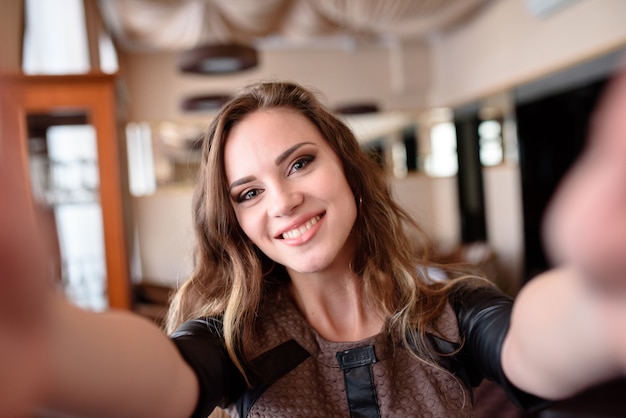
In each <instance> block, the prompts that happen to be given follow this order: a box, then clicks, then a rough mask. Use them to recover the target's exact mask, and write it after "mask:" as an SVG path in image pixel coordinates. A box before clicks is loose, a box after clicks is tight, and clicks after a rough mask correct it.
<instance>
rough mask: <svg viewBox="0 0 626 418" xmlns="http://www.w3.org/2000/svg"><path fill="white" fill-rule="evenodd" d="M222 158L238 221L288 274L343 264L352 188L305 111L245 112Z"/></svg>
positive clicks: (348, 253) (352, 214) (352, 212)
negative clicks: (303, 112)
mask: <svg viewBox="0 0 626 418" xmlns="http://www.w3.org/2000/svg"><path fill="white" fill-rule="evenodd" d="M224 165H225V174H226V179H227V182H228V185H229V193H230V197H231V201H232V204H233V208H234V210H235V214H236V216H237V220H238V222H239V224H240V226H241V228H242V230H243V231H244V233H245V234H246V235H247V236H248V237H249V238H250V240H251V241H252V242H253V243H254V244H255V245H256V246H257V247H259V249H260V250H261V251H263V252H264V253H265V254H266V255H267V256H268V257H269V258H271V259H272V260H274V261H275V262H277V263H279V264H282V265H284V266H285V267H286V268H287V270H288V271H289V273H290V275H292V277H293V274H294V273H296V272H297V273H315V272H325V271H329V270H331V269H344V268H348V266H349V263H350V261H351V260H352V256H353V251H354V245H353V242H352V240H351V239H350V232H351V230H352V226H353V225H354V221H355V219H356V204H355V200H354V195H353V193H352V191H351V189H350V186H349V185H348V182H347V181H346V178H345V175H344V172H343V167H342V164H341V161H340V160H339V158H338V157H337V155H336V154H335V153H334V152H333V150H332V149H331V148H330V146H329V145H328V143H327V142H326V140H325V139H324V138H323V137H322V135H321V134H320V132H319V130H318V129H317V128H316V127H315V125H313V124H312V123H311V122H310V121H309V120H308V119H307V118H305V117H304V116H302V115H301V114H300V113H298V112H296V111H294V110H291V109H286V108H278V109H269V110H260V111H256V112H254V113H251V114H249V115H248V116H246V117H245V118H244V119H243V120H242V121H240V122H238V123H237V124H236V125H235V126H234V127H233V128H232V129H231V131H230V133H229V135H228V138H227V140H226V144H225V146H224Z"/></svg>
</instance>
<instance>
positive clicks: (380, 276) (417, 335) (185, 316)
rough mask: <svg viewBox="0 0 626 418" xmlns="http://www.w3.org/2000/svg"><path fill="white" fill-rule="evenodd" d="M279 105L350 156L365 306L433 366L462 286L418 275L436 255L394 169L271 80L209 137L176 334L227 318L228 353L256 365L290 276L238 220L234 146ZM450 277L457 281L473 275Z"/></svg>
mask: <svg viewBox="0 0 626 418" xmlns="http://www.w3.org/2000/svg"><path fill="white" fill-rule="evenodd" d="M274 108H288V109H293V110H296V111H297V112H300V113H301V114H302V115H303V116H305V117H306V118H307V119H308V120H310V121H311V122H312V123H313V124H314V125H315V126H316V127H317V129H319V131H320V133H321V134H322V136H323V137H324V138H325V139H326V141H328V143H329V145H330V146H331V148H332V149H333V150H334V152H335V153H336V154H337V156H338V157H339V158H340V160H341V162H342V164H343V169H344V173H345V176H346V179H347V181H348V184H349V185H350V188H351V189H352V193H353V194H354V196H355V199H356V202H357V205H358V215H357V219H356V221H355V224H354V226H353V230H352V234H353V235H354V237H355V241H356V251H355V252H354V253H355V258H354V260H353V261H352V263H351V267H352V269H353V270H354V273H356V274H357V275H358V276H359V277H360V278H361V279H362V281H363V294H364V295H365V299H366V300H365V301H364V302H365V303H366V304H368V306H372V307H374V308H375V309H377V310H378V311H379V312H381V313H382V314H383V315H385V317H386V318H388V319H389V321H388V324H389V329H388V332H392V331H396V332H399V335H402V336H404V338H405V339H406V340H405V341H404V342H405V343H406V346H407V347H412V348H413V350H414V354H416V355H417V356H418V357H420V358H422V359H425V360H427V361H428V360H431V359H432V358H431V357H430V354H431V353H430V350H429V349H428V347H429V346H428V343H427V340H426V336H425V334H424V333H425V330H426V329H428V326H429V325H431V324H433V323H434V321H435V319H436V318H437V317H438V316H439V315H440V314H441V312H442V310H443V309H444V306H445V304H446V301H447V296H448V292H449V289H450V284H451V283H452V281H450V282H446V284H442V283H440V282H438V283H434V282H433V281H431V280H429V278H428V277H427V273H426V271H427V270H426V269H424V268H418V266H422V267H427V266H429V265H432V263H431V262H429V261H428V259H427V254H426V252H425V251H420V252H417V251H416V248H420V249H422V250H424V249H427V248H428V247H429V243H428V239H427V237H426V235H425V234H424V232H423V231H422V229H421V228H420V227H419V225H417V224H416V223H415V222H414V221H413V219H411V217H410V215H409V214H408V213H407V212H406V211H405V210H403V209H402V208H401V207H400V206H399V205H398V204H397V203H396V202H395V201H394V200H393V198H392V195H391V191H390V188H389V185H388V179H387V176H386V175H385V173H384V171H383V170H382V169H381V168H380V166H379V165H378V164H377V163H376V162H375V161H374V159H373V158H371V156H369V155H367V154H366V153H365V152H364V151H363V150H362V149H361V146H360V145H359V143H358V142H357V140H356V138H355V136H354V134H353V133H352V131H351V130H350V129H349V128H348V127H347V126H346V125H345V124H344V123H343V122H342V121H341V120H340V119H339V118H338V117H336V116H335V115H334V114H333V112H331V111H330V110H329V109H327V108H326V107H325V106H324V105H323V104H322V102H321V100H320V99H319V95H318V94H316V93H314V92H313V91H312V90H309V89H305V88H303V87H302V86H300V85H297V84H294V83H289V82H261V83H257V84H254V85H251V86H248V87H247V88H245V89H243V90H242V91H241V92H240V93H239V94H238V95H236V96H235V97H233V98H232V99H231V100H230V101H229V102H228V103H226V104H225V105H224V106H223V108H222V109H221V110H220V111H219V112H218V114H217V115H216V117H215V118H214V119H213V121H212V123H211V124H210V126H209V128H208V131H207V132H206V136H205V138H204V143H203V149H202V164H201V168H200V171H199V177H198V182H197V185H196V189H195V195H194V200H193V218H194V228H195V234H196V241H197V245H196V247H197V249H196V255H195V257H196V259H195V269H194V271H193V273H192V274H191V276H190V277H189V279H187V280H186V281H185V283H184V284H183V285H182V286H181V287H180V289H178V291H177V292H176V294H175V296H174V298H173V299H172V303H171V307H170V310H169V314H168V318H167V325H166V328H167V331H168V332H173V331H174V330H175V329H176V328H177V327H178V326H180V324H181V323H183V322H184V321H186V320H189V319H193V318H198V317H206V316H214V317H220V318H222V320H223V333H224V339H225V344H226V348H227V350H228V352H229V355H230V356H231V358H232V359H233V360H234V361H235V363H236V364H237V365H238V366H239V368H240V369H241V370H242V371H243V370H244V367H243V365H244V364H246V362H247V361H248V360H249V359H246V358H242V357H243V354H242V352H243V350H241V347H243V346H244V345H245V344H249V343H250V342H251V339H252V338H253V330H254V326H255V314H256V313H257V312H258V310H259V307H260V306H261V304H263V301H264V295H265V294H266V293H267V292H266V290H267V288H268V286H270V281H271V282H276V281H277V280H280V279H288V278H286V277H285V270H284V268H283V267H282V266H275V265H274V262H273V261H272V260H270V259H269V258H268V257H267V256H265V255H264V254H263V253H261V252H260V251H259V250H258V248H256V247H255V246H254V245H253V244H252V242H251V241H250V240H249V239H248V237H247V236H246V235H245V234H244V232H243V231H242V229H241V228H240V226H239V224H238V223H237V219H236V217H235V212H234V209H233V207H232V204H231V200H230V197H229V194H228V187H227V181H226V176H225V170H224V144H225V142H226V140H227V138H228V135H229V132H230V130H231V129H232V128H233V126H235V125H236V124H237V123H239V122H240V121H242V120H243V119H244V118H245V117H246V116H247V115H249V114H251V113H253V112H255V111H258V110H261V109H274ZM410 230H412V232H410ZM409 237H410V238H409ZM416 237H418V239H417V240H418V241H419V242H418V243H416ZM446 270H447V271H448V274H449V275H450V276H451V277H459V276H461V275H463V274H464V273H465V271H455V270H453V269H451V268H446ZM268 272H269V273H268ZM281 275H282V276H283V277H277V276H281ZM409 341H410V344H409Z"/></svg>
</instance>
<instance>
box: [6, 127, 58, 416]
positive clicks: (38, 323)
mask: <svg viewBox="0 0 626 418" xmlns="http://www.w3.org/2000/svg"><path fill="white" fill-rule="evenodd" d="M14 146H15V144H14V143H12V142H11V141H9V140H8V139H7V138H1V139H0V195H1V196H2V203H1V204H0V393H1V394H2V395H1V396H0V416H1V417H17V416H23V415H24V414H26V412H27V411H28V409H29V408H30V406H31V404H33V403H34V402H35V401H36V400H37V399H38V398H39V397H40V396H41V395H42V394H43V391H44V389H45V384H46V378H45V376H46V367H47V363H48V362H47V360H46V356H47V355H48V349H47V343H48V338H47V336H46V331H47V326H46V322H45V319H46V317H47V315H46V304H47V299H48V298H47V296H48V291H49V290H50V289H49V286H50V284H49V282H48V273H47V271H48V266H49V263H48V254H47V252H46V250H45V248H44V245H43V244H42V242H43V241H44V240H43V237H42V236H41V235H42V234H41V233H40V232H39V231H38V228H37V225H36V218H35V212H34V207H33V205H32V204H31V201H30V197H29V195H28V190H29V188H28V184H26V181H25V176H24V174H23V173H24V168H23V166H22V164H20V160H19V155H20V153H19V152H17V153H16V152H10V151H9V150H11V149H12V148H11V147H14ZM13 151H15V149H13Z"/></svg>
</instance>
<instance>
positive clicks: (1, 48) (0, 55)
mask: <svg viewBox="0 0 626 418" xmlns="http://www.w3.org/2000/svg"><path fill="white" fill-rule="evenodd" d="M0 9H1V12H0V71H7V72H16V71H18V70H19V68H20V65H21V63H20V57H21V52H20V46H21V44H22V41H21V39H22V16H23V9H22V2H21V0H2V4H1V5H0Z"/></svg>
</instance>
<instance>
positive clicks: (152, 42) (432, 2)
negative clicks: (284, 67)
mask: <svg viewBox="0 0 626 418" xmlns="http://www.w3.org/2000/svg"><path fill="white" fill-rule="evenodd" d="M487 1H489V0H184V1H173V0H100V1H99V5H100V9H101V12H102V16H103V19H104V21H105V23H106V24H107V26H108V27H109V29H110V30H111V31H112V32H113V35H114V36H115V37H116V39H117V41H118V42H119V43H120V46H121V47H123V48H127V49H132V50H147V51H149V50H169V51H180V50H186V49H191V48H193V47H196V46H199V45H203V44H209V43H229V42H236V43H243V44H253V43H255V41H257V40H259V39H261V38H269V37H278V38H280V39H283V40H285V41H287V42H290V41H294V42H300V43H302V42H306V41H307V40H311V39H314V38H323V37H331V36H337V35H347V36H352V37H354V38H356V39H361V40H377V39H397V40H401V41H402V40H413V39H420V38H422V37H424V36H426V35H428V34H430V33H433V32H436V31H438V30H442V29H445V28H447V27H449V26H451V25H453V24H456V23H459V22H460V21H461V20H462V19H463V18H465V17H467V16H469V14H471V13H472V12H473V11H475V10H476V9H478V7H479V6H481V5H482V4H484V3H486V2H487Z"/></svg>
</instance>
